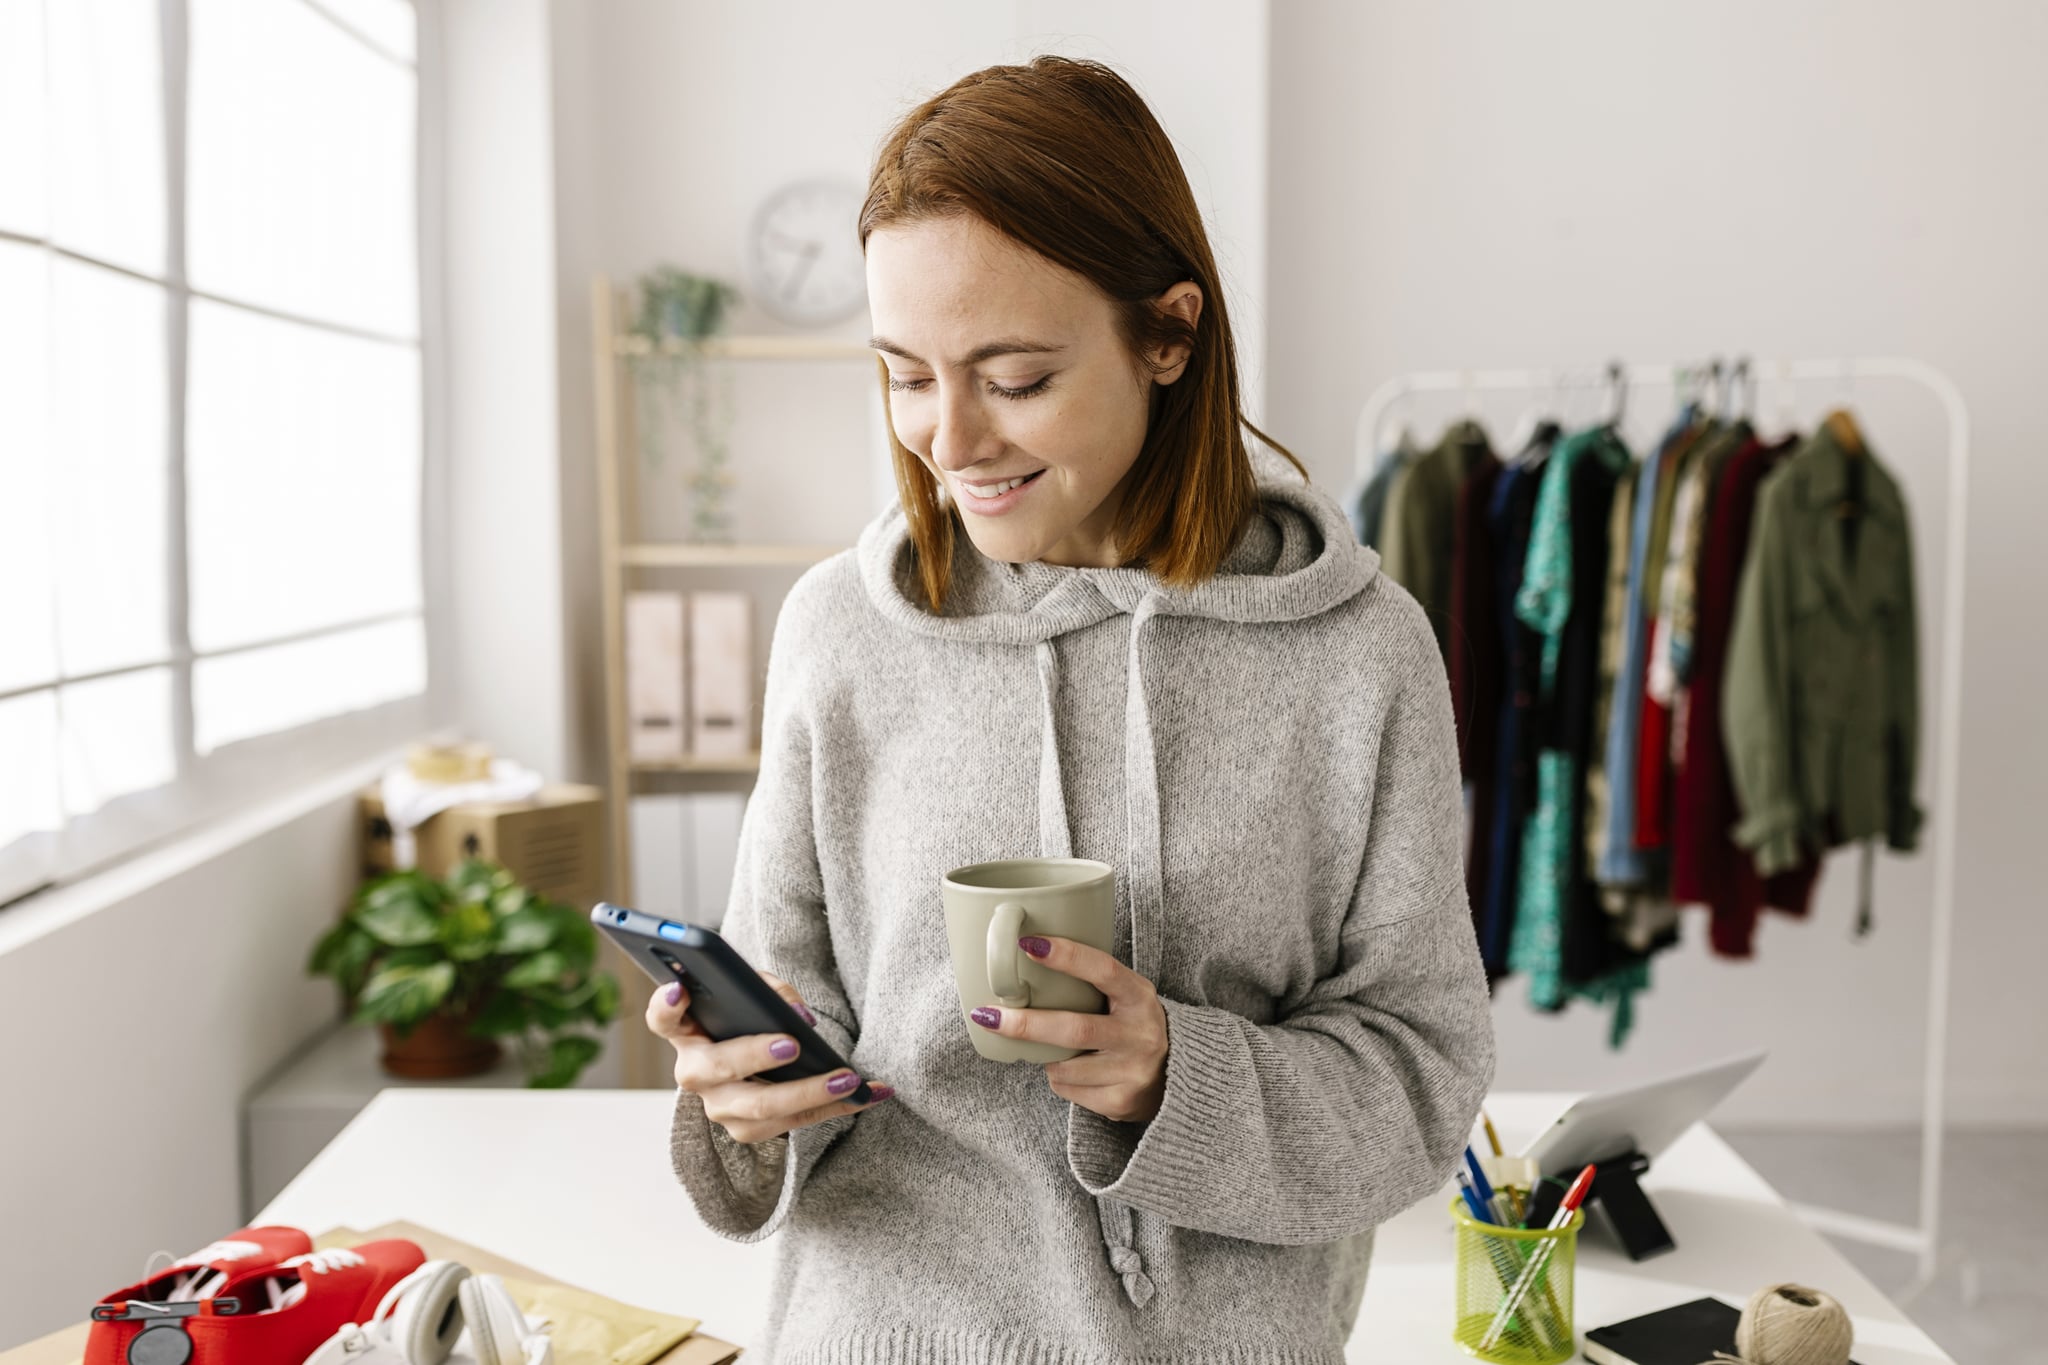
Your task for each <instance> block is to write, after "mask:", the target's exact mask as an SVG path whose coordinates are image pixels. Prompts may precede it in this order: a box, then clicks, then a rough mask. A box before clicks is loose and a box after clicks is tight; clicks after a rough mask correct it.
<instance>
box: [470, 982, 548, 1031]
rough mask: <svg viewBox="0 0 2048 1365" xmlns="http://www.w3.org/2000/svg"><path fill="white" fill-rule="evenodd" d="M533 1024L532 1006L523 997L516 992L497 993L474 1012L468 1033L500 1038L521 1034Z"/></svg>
mask: <svg viewBox="0 0 2048 1365" xmlns="http://www.w3.org/2000/svg"><path fill="white" fill-rule="evenodd" d="M534 1022H535V1021H534V1018H533V1009H532V1006H531V1004H530V1003H529V1002H528V1000H527V998H526V997H525V996H524V995H521V994H520V993H519V992H518V991H499V992H497V993H496V994H494V995H492V996H491V998H490V999H488V1000H486V1001H485V1002H484V1004H483V1008H481V1009H479V1010H478V1011H477V1012H476V1018H475V1019H474V1020H472V1021H471V1023H470V1026H469V1031H470V1032H471V1033H476V1034H481V1035H483V1036H485V1037H489V1038H501V1037H503V1036H504V1035H506V1034H508V1033H523V1032H525V1031H526V1030H527V1029H529V1028H531V1027H533V1024H534Z"/></svg>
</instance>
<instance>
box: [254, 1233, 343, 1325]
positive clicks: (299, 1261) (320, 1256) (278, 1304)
mask: <svg viewBox="0 0 2048 1365" xmlns="http://www.w3.org/2000/svg"><path fill="white" fill-rule="evenodd" d="M362 1264H363V1258H362V1257H361V1256H360V1255H358V1254H357V1253H355V1252H353V1251H350V1250H349V1249H348V1248H346V1247H331V1248H329V1249H328V1250H326V1251H309V1252H306V1253H305V1254H304V1255H301V1256H294V1257H292V1258H291V1259H290V1260H288V1261H281V1262H279V1263H278V1267H277V1268H278V1269H279V1270H297V1271H301V1272H305V1273H302V1274H301V1275H299V1276H298V1277H297V1278H296V1279H295V1280H293V1282H292V1283H291V1285H290V1286H288V1287H286V1288H283V1289H280V1288H279V1281H278V1277H277V1276H275V1275H267V1276H265V1277H264V1279H263V1291H264V1295H265V1297H267V1298H268V1299H269V1300H270V1306H269V1307H268V1308H260V1309H258V1310H257V1311H258V1312H261V1313H275V1312H276V1311H277V1310H279V1309H280V1308H289V1307H291V1306H292V1305H293V1304H295V1303H297V1302H298V1301H299V1300H300V1299H303V1298H305V1297H306V1280H305V1274H306V1273H310V1274H314V1275H325V1274H326V1273H327V1272H328V1271H330V1270H341V1269H343V1268H345V1267H347V1266H357V1265H362ZM245 1311H246V1310H245Z"/></svg>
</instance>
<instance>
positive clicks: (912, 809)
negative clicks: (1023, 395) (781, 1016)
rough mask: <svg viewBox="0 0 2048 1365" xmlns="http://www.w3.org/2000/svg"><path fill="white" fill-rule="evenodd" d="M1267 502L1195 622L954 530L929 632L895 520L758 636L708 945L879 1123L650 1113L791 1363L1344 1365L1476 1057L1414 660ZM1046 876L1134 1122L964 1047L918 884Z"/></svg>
mask: <svg viewBox="0 0 2048 1365" xmlns="http://www.w3.org/2000/svg"><path fill="white" fill-rule="evenodd" d="M1260 478H1261V482H1260V495H1261V502H1260V509H1259V514H1258V515H1256V516H1255V517H1253V518H1252V519H1251V521H1250V522H1249V523H1248V524H1247V526H1246V528H1245V530H1244V532H1243V533H1242V534H1241V536H1240V537H1239V540H1238V541H1237V543H1236V544H1235V546H1234V547H1233V548H1232V550H1231V552H1230V554H1229V556H1228V558H1227V559H1226V561H1225V563H1224V564H1223V566H1222V570H1221V571H1220V572H1219V573H1218V574H1217V575H1215V576H1214V577H1212V578H1211V579H1209V580H1208V581H1207V582H1205V583H1202V584H1200V585H1198V586H1196V587H1194V588H1192V589H1188V590H1176V589H1172V588H1168V587H1166V586H1165V585H1163V584H1162V583H1161V582H1160V581H1159V580H1158V579H1157V578H1155V577H1154V576H1153V575H1151V574H1150V573H1148V572H1146V571H1144V570H1140V569H1081V568H1064V567H1059V566H1055V565H1048V564H1042V563H1031V564H1023V565H1013V564H1006V563H1003V562H1000V561H995V560H990V559H988V558H987V557H985V556H983V555H982V554H981V553H980V552H979V551H978V550H976V549H975V548H974V545H973V542H972V541H971V540H970V539H969V538H968V537H967V536H966V534H965V533H964V532H962V533H960V534H959V535H957V536H956V538H955V556H954V563H953V579H952V583H951V586H950V588H949V590H948V595H947V601H946V609H945V611H944V613H943V614H940V615H934V614H933V613H932V612H931V611H930V610H929V608H928V606H927V605H926V603H925V601H924V598H923V595H922V589H921V587H920V586H919V583H918V580H917V577H916V574H915V572H914V570H913V562H912V560H913V557H912V545H911V541H910V538H909V533H908V530H907V526H906V522H905V519H904V516H903V513H902V511H901V509H900V508H896V507H891V508H890V509H888V510H887V511H886V512H884V513H883V514H881V515H879V516H878V517H876V518H875V520H874V521H873V522H871V523H870V524H869V525H868V527H867V528H866V529H865V530H864V531H863V532H862V534H861V537H860V542H859V544H858V546H857V547H856V548H855V549H854V550H853V551H851V552H847V553H843V554H840V555H836V556H834V557H833V558H832V559H829V560H827V561H825V562H824V563H822V564H820V565H818V566H817V567H816V568H814V569H812V570H810V571H808V572H806V573H805V574H804V575H803V577H802V578H801V579H800V580H799V581H798V582H797V584H796V585H795V587H794V588H793V589H792V590H791V592H790V594H789V596H788V597H787V599H786V600H785V602H784V605H783V608H782V611H781V614H780V616H779V617H778V619H777V622H776V626H775V634H774V639H773V641H772V644H771V647H770V652H769V661H768V680H767V696H766V704H765V709H764V712H763V736H764V738H763V745H762V748H763V752H762V758H761V771H760V776H759V779H758V782H757V784H756V786H755V789H754V796H753V799H752V800H751V801H750V802H749V804H748V807H747V812H746V816H745V819H744V821H743V823H742V827H741V831H740V842H739V861H738V866H737V869H736V873H735V879H734V886H733V892H732V900H731V902H730V905H729V908H728V910H727V912H726V919H725V923H724V933H725V935H726V937H727V938H728V939H729V940H730V941H731V942H732V944H733V946H734V947H736V948H737V949H738V950H739V951H740V952H741V953H742V954H744V955H745V956H746V957H747V959H748V960H749V961H751V962H753V963H755V964H756V965H758V966H761V967H764V968H766V969H767V970H769V971H772V972H774V973H776V974H777V975H779V976H781V977H782V978H784V979H785V980H787V981H788V982H789V983H790V984H791V985H793V986H794V987H795V988H796V989H797V990H798V991H799V992H800V993H801V994H802V996H803V998H804V999H805V1001H806V1002H807V1003H808V1004H809V1005H810V1007H811V1009H812V1010H813V1012H815V1013H816V1015H817V1016H818V1030H819V1032H820V1033H821V1034H822V1035H823V1036H824V1037H826V1038H828V1039H829V1040H830V1041H832V1042H833V1043H834V1044H835V1045H836V1046H837V1047H838V1048H839V1050H840V1053H841V1055H843V1056H845V1057H846V1058H847V1059H848V1061H849V1063H850V1064H851V1065H852V1066H853V1067H854V1068H855V1069H857V1070H858V1071H859V1072H860V1073H861V1074H862V1075H864V1076H868V1077H871V1078H873V1079H875V1080H881V1081H887V1082H889V1083H890V1084H891V1085H893V1086H895V1087H896V1090H897V1094H896V1097H895V1098H893V1099H890V1100H887V1101H884V1102H882V1103H881V1104H878V1105H875V1106H873V1107H871V1108H868V1109H866V1110H863V1111H861V1112H859V1113H857V1114H847V1115H841V1116H838V1117H835V1118H832V1119H829V1120H827V1121H825V1122H824V1123H821V1124H817V1125H814V1126H811V1127H808V1128H802V1129H799V1130H797V1131H795V1132H793V1133H790V1134H787V1135H785V1136H782V1137H777V1138H773V1139H770V1140H768V1141H766V1142H761V1143H756V1144H751V1145H748V1144H740V1143H735V1142H734V1141H733V1140H732V1139H731V1138H730V1136H729V1135H727V1133H726V1132H725V1130H724V1129H723V1128H722V1127H720V1126H718V1125H717V1124H714V1123H712V1122H710V1121H709V1120H708V1119H707V1118H706V1117H705V1114H704V1109H703V1104H702V1102H701V1101H700V1100H699V1099H698V1098H697V1097H696V1096H694V1095H692V1094H690V1093H688V1092H687V1091H678V1092H677V1097H676V1111H675V1123H674V1128H673V1134H672V1153H673V1157H674V1163H675V1169H676V1174H677V1176H678V1178H679V1179H680V1180H681V1181H682V1183H683V1186H684V1188H685V1190H686V1191H687V1192H688V1194H689V1197H690V1199H691V1201H692V1203H693V1204H694V1205H695V1207H696V1209H697V1211H698V1214H699V1215H700V1216H701V1217H702V1218H703V1220H704V1222H705V1223H706V1225H707V1226H709V1227H710V1228H711V1229H712V1230H713V1231H715V1232H717V1233H719V1234H721V1235H722V1236H725V1237H728V1238H731V1239H732V1240H734V1241H739V1242H754V1241H759V1240H761V1239H762V1238H765V1237H768V1236H769V1235H771V1234H773V1233H775V1232H776V1231H778V1230H786V1231H785V1236H784V1237H783V1238H782V1242H781V1249H780V1254H779V1257H778V1259H777V1262H776V1271H775V1285H774V1292H773V1297H772V1302H773V1305H774V1308H773V1313H772V1320H771V1322H770V1324H769V1326H768V1329H767V1338H766V1340H764V1341H762V1342H759V1343H748V1344H751V1345H755V1346H757V1347H758V1348H759V1349H760V1350H761V1353H762V1354H763V1355H764V1356H766V1357H767V1358H768V1359H770V1360H772V1361H774V1362H777V1363H778V1365H782V1363H783V1362H791V1363H797V1362H826V1361H834V1362H838V1361H844V1362H863V1363H864V1365H871V1363H873V1362H896V1361H956V1360H957V1361H989V1362H997V1361H1001V1362H1011V1361H1016V1362H1027V1361H1028V1362H1032V1363H1033V1365H1067V1363H1068V1362H1073V1363H1074V1365H1105V1363H1106V1362H1109V1361H1112V1360H1124V1359H1129V1358H1133V1357H1139V1356H1145V1357H1150V1358H1154V1359H1158V1360H1172V1361H1176V1362H1207V1361H1217V1362H1223V1361H1229V1362H1250V1361H1262V1362H1265V1361H1270V1362H1297V1361H1301V1362H1306V1361H1316V1362H1337V1361H1341V1360H1342V1359H1343V1344H1344V1342H1345V1340H1346V1339H1347V1338H1348V1337H1349V1335H1350V1333H1351V1329H1352V1326H1353V1323H1354V1320H1355V1318H1356V1316H1357V1312H1358V1304H1359V1300H1360V1299H1361V1297H1362V1296H1363V1294H1364V1292H1365V1275H1366V1268H1367V1263H1368V1261H1369V1260H1370V1257H1371V1252H1372V1234H1373V1229H1374V1228H1376V1227H1377V1226H1378V1225H1379V1224H1380V1223H1382V1222H1384V1221H1386V1220H1387V1219H1388V1218H1389V1217H1391V1216H1393V1215H1394V1214H1396V1213H1398V1212H1400V1211H1401V1210H1402V1209H1405V1208H1407V1207H1408V1206H1410V1205H1412V1204H1414V1203H1415V1202H1416V1201H1418V1200H1419V1199H1421V1198H1423V1197H1425V1196H1427V1195H1429V1194H1431V1193H1432V1192H1434V1191H1437V1190H1439V1189H1441V1188H1442V1187H1443V1185H1444V1183H1445V1181H1446V1180H1447V1178H1448V1177H1449V1176H1450V1174H1451V1172H1452V1169H1453V1168H1454V1166H1455V1164H1456V1163H1457V1160H1458V1157H1459V1154H1460V1151H1461V1149H1462V1147H1463V1144H1464V1143H1465V1141H1466V1139H1467V1136H1468V1134H1469V1132H1470V1130H1471V1125H1472V1122H1473V1119H1474V1117H1475V1115H1476V1114H1477V1112H1478V1107H1479V1103H1480V1100H1481V1099H1482V1097H1483V1096H1484V1094H1485V1092H1486V1089H1487V1086H1488V1085H1489V1084H1490V1083H1491V1081H1492V1077H1493V1064H1494V1049H1493V1032H1492V1024H1491V1019H1490V1015H1489V1011H1488V1000H1487V990H1486V981H1485V976H1484V973H1483V970H1482V968H1481V966H1480V962H1479V957H1478V952H1477V948H1476V945H1475V942H1474V939H1473V932H1472V924H1471V919H1470V915H1469V911H1468V906H1467V902H1466V899H1465V889H1464V877H1463V872H1462V868H1461V850H1460V844H1461V823H1462V822H1461V810H1460V795H1459V778H1458V755H1457V747H1456V741H1455V739H1454V736H1453V732H1452V724H1451V708H1450V696H1449V691H1448V688H1447V686H1446V683H1445V678H1444V671H1443V663H1442V657H1441V655H1440V654H1439V653H1438V650H1437V646H1436V639H1435V635H1434V633H1433V632H1432V630H1431V628H1430V624H1429V622H1428V620H1427V619H1426V618H1425V617H1424V615H1423V613H1422V611H1421V610H1420V608H1418V607H1417V605H1416V603H1415V601H1414V599H1413V598H1411V597H1410V596H1409V595H1408V594H1407V593H1406V592H1404V591H1403V590H1402V589H1401V588H1400V587H1399V586H1398V585H1396V584H1395V583H1393V582H1392V581H1391V580H1389V579H1386V578H1384V577H1382V576H1381V575H1380V574H1379V573H1378V559H1377V556H1376V555H1375V554H1374V552H1373V551H1371V550H1369V549H1366V548H1363V547H1361V546H1360V545H1358V544H1357V542H1356V541H1355V540H1354V539H1353V537H1352V535H1351V532H1350V528H1349V526H1348V524H1347V523H1346V521H1345V519H1344V515H1343V513H1342V511H1341V510H1340V509H1339V508H1338V506H1337V505H1336V503H1335V502H1334V501H1332V500H1331V499H1330V498H1329V497H1328V496H1327V495H1325V494H1324V493H1323V492H1322V491H1321V490H1319V489H1316V488H1314V487H1312V486H1310V485H1307V484H1305V483H1303V482H1302V481H1301V480H1300V478H1299V476H1297V475H1295V474H1293V473H1291V472H1287V473H1273V472H1263V471H1262V473H1261V476H1260ZM1034 854H1036V855H1045V856H1073V857H1083V858H1094V859H1099V860H1101V861H1103V862H1106V863H1109V864H1110V865H1112V866H1113V867H1115V868H1116V869H1117V890H1118V897H1117V899H1118V906H1117V925H1116V949H1115V955H1116V957H1117V958H1118V960H1119V961H1121V962H1124V963H1126V964H1127V965H1129V966H1130V967H1131V968H1132V970H1134V971H1135V972H1137V973H1138V974H1139V975H1141V976H1144V977H1146V978H1148V979H1149V980H1151V981H1152V982H1153V984H1154V985H1155V986H1156V988H1157V990H1158V993H1159V998H1160V1002H1161V1005H1162V1007H1163V1009H1164V1010H1165V1013H1166V1018H1167V1032H1168V1042H1167V1046H1168V1053H1167V1058H1166V1086H1165V1096H1164V1100H1163V1102H1162V1104H1161V1107H1160V1110H1159V1113H1158V1114H1157V1115H1156V1116H1155V1117H1154V1118H1153V1119H1151V1120H1150V1121H1149V1122H1145V1123H1124V1122H1119V1121H1114V1120H1110V1119H1106V1118H1103V1117H1102V1116H1100V1115H1098V1114H1095V1113H1093V1112H1092V1111H1090V1110H1087V1109H1084V1108H1082V1107H1080V1106H1079V1105H1075V1104H1071V1103H1069V1102H1068V1101H1066V1100H1064V1099H1061V1098H1060V1097H1059V1096H1057V1095H1055V1094H1054V1093H1053V1092H1052V1090H1051V1088H1050V1085H1049V1083H1048V1082H1047V1080H1046V1078H1045V1076H1044V1068H1043V1067H1042V1066H1040V1065H1035V1064H1032V1063H1012V1064H1008V1065H1005V1064H1001V1063H996V1062H991V1061H987V1060H984V1059H983V1058H982V1057H981V1056H980V1055H979V1054H978V1053H976V1052H975V1051H974V1048H973V1045H972V1044H971V1043H970V1042H969V1040H968V1036H967V1031H968V1030H969V1029H971V1028H973V1027H975V1026H974V1025H973V1024H971V1023H968V1022H967V1021H966V1019H965V1018H964V1016H963V1012H962V1009H961V1006H960V1002H959V998H958V995H957V993H956V991H955V988H954V984H953V973H952V967H951V964H950V958H949V956H948V949H947V937H946V930H945V921H944V915H943V912H942V909H941V903H940V897H939V882H940V879H941V878H942V877H943V876H944V875H945V873H946V872H947V871H949V870H950V869H952V868H955V867H958V866H961V865H964V864H967V863H972V862H979V861H983V860H987V859H994V858H1009V857H1019V856H1028V855H1034ZM652 908H656V909H658V908H659V907H652ZM1446 1292H1447V1293H1448V1292H1449V1291H1448V1289H1446Z"/></svg>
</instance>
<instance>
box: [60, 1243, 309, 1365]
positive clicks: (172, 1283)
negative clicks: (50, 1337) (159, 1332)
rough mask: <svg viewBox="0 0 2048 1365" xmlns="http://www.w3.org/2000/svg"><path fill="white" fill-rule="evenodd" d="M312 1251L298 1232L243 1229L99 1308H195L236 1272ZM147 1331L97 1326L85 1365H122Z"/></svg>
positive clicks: (136, 1326)
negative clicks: (174, 1305)
mask: <svg viewBox="0 0 2048 1365" xmlns="http://www.w3.org/2000/svg"><path fill="white" fill-rule="evenodd" d="M312 1249H313V1239H312V1238H310V1237H308V1236H307V1235H306V1234H305V1233H303V1232H301V1231H299V1229H297V1228H287V1227H260V1228H240V1229H237V1230H236V1231H234V1232H231V1233H229V1234H228V1235H227V1236H225V1237H223V1238H221V1239H220V1240H219V1241H218V1242H215V1243H213V1244H212V1245H210V1246H203V1247H201V1248H199V1250H197V1251H195V1252H193V1253H192V1254H191V1255H189V1256H186V1257H184V1258H183V1259H182V1260H177V1261H173V1262H171V1264H170V1266H169V1267H168V1268H167V1269H165V1270H163V1271H162V1272H160V1273H158V1274H155V1275H151V1276H149V1277H148V1278H147V1279H145V1280H142V1281H141V1282H140V1283H137V1284H131V1285H129V1286H128V1287H127V1288H126V1289H117V1290H115V1291H114V1292H113V1293H111V1294H107V1295H104V1296H102V1297H101V1299H100V1305H102V1306H108V1305H115V1304H121V1303H125V1302H128V1301H130V1300H134V1301H136V1302H140V1303H151V1304H159V1303H196V1302H197V1301H199V1300H200V1299H204V1298H207V1297H209V1296H211V1295H212V1294H214V1293H215V1292H216V1291H217V1290H218V1289H219V1288H220V1286H221V1285H223V1284H225V1283H227V1281H228V1280H229V1279H230V1278H232V1277H233V1275H234V1274H235V1272H237V1271H250V1270H257V1269H261V1268H262V1267H264V1266H273V1265H276V1264H277V1263H278V1262H280V1261H284V1260H288V1259H290V1258H291V1257H293V1256H299V1255H303V1254H304V1253H306V1252H308V1251H311V1250H312ZM159 1254H162V1253H159ZM145 1325H146V1324H145V1323H144V1322H140V1321H133V1320H130V1321H122V1322H101V1321H97V1320H95V1321H94V1322H93V1324H92V1330H91V1331H90V1332H88V1333H87V1334H86V1338H85V1360H84V1362H83V1365H124V1362H125V1361H126V1360H127V1358H128V1343H129V1342H130V1341H131V1340H133V1339H134V1337H135V1335H136V1334H137V1333H138V1332H140V1331H142V1329H143V1327H144V1326H145Z"/></svg>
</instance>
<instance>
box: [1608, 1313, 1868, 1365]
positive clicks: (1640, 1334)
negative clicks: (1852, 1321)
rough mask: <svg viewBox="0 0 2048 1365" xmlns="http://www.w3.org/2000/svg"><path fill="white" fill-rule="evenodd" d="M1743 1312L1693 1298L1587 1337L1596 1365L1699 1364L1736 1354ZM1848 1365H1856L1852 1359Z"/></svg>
mask: <svg viewBox="0 0 2048 1365" xmlns="http://www.w3.org/2000/svg"><path fill="white" fill-rule="evenodd" d="M1741 1321H1742V1310H1741V1309H1740V1308H1734V1307H1731V1306H1729V1305H1728V1304H1725V1303H1723V1302H1721V1301H1720V1300H1719V1299H1694V1300H1693V1301H1692V1302H1691V1303H1681V1304H1679V1305H1678V1306H1677V1307H1676V1308H1660V1309H1658V1310H1657V1311H1656V1312H1654V1313H1645V1314H1643V1316H1641V1317H1639V1318H1630V1319H1629V1320H1628V1321H1627V1322H1617V1323H1615V1324H1614V1325H1613V1326H1612V1327H1595V1328H1594V1329H1593V1330H1592V1331H1590V1332H1588V1333H1586V1359H1588V1360H1590V1361H1592V1362H1593V1365H1700V1362H1701V1361H1703V1360H1712V1359H1713V1358H1714V1352H1716V1351H1726V1352H1728V1354H1730V1355H1734V1354H1735V1324H1736V1323H1738V1322H1741ZM1849 1365H1856V1362H1855V1361H1853V1360H1852V1361H1850V1362H1849Z"/></svg>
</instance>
